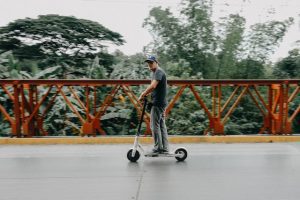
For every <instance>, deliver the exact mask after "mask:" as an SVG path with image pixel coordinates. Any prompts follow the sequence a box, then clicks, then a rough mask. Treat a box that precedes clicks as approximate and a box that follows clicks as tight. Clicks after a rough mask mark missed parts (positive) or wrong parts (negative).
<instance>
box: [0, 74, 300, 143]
mask: <svg viewBox="0 0 300 200" xmlns="http://www.w3.org/2000/svg"><path fill="white" fill-rule="evenodd" d="M149 83H150V80H40V79H39V80H8V79H5V80H0V91H1V92H2V93H1V94H2V95H3V96H5V97H6V98H7V100H8V101H11V103H12V104H13V108H6V107H5V106H4V105H0V113H2V114H3V115H4V118H5V120H6V121H7V122H8V123H9V124H10V126H11V136H15V137H21V136H24V137H32V136H36V135H39V136H46V135H48V133H47V130H44V128H43V121H44V119H45V118H46V115H47V112H48V111H49V110H50V109H51V107H52V106H53V105H54V104H55V100H56V98H57V97H58V96H61V97H62V98H63V99H64V101H65V102H66V104H67V106H68V107H69V108H70V109H71V110H72V112H73V113H74V114H75V115H76V116H77V117H78V119H79V121H80V123H81V134H82V136H85V135H88V136H89V135H91V136H96V132H98V133H100V134H102V135H105V131H104V130H103V129H102V126H101V118H102V116H104V115H105V113H106V111H107V109H108V108H109V107H110V106H112V105H113V104H114V102H113V101H114V99H115V98H116V96H117V94H119V98H121V99H123V100H122V101H124V96H127V97H128V99H129V101H130V102H131V103H132V104H133V106H134V107H135V109H137V113H138V115H140V114H141V109H142V105H141V103H140V102H139V101H138V98H137V96H138V95H139V94H135V93H134V91H133V90H132V88H131V86H141V85H147V84H149ZM168 84H169V86H172V88H173V87H177V88H178V89H179V90H178V91H177V93H176V94H175V96H174V97H173V98H172V99H171V100H170V101H169V102H170V103H169V105H168V106H167V109H166V115H167V116H168V115H169V114H170V112H171V110H172V108H173V107H174V106H175V104H176V102H177V101H178V100H179V99H180V96H182V95H183V93H184V92H189V91H190V92H191V93H192V94H193V95H194V97H195V98H196V101H197V102H198V103H199V109H204V111H205V113H206V115H207V117H208V119H209V122H210V123H209V127H208V128H207V130H206V131H205V134H208V133H210V134H212V135H223V134H224V127H225V125H226V122H227V121H228V120H229V118H230V116H231V115H232V113H233V112H234V110H235V108H236V107H237V106H238V105H239V104H240V101H241V99H242V98H245V96H246V95H247V96H248V97H250V99H251V100H252V102H253V103H254V105H256V106H257V108H258V109H259V112H260V113H261V114H262V117H263V119H264V120H263V126H262V128H261V130H260V132H259V134H263V133H268V134H291V133H292V122H293V120H295V118H296V116H297V115H298V114H299V113H300V105H297V108H296V110H294V112H293V113H291V111H290V104H291V103H293V102H294V101H295V99H296V98H297V97H299V96H300V95H299V94H300V86H299V85H300V80H299V79H293V80H169V81H168ZM40 87H43V89H44V91H46V92H45V93H44V94H43V95H42V96H40V95H39V93H40V92H41V90H40V89H39V88H40ZM74 87H82V88H83V89H84V91H85V92H84V93H83V94H84V97H79V96H78V95H77V93H76V89H74ZM102 87H106V88H112V89H111V91H110V92H109V93H108V94H107V95H106V96H105V98H104V100H103V101H102V102H101V100H100V99H97V93H98V91H97V89H99V88H102ZM201 87H208V88H210V89H211V101H210V103H209V101H207V99H204V98H203V95H202V94H201V92H199V90H198V89H199V88H201ZM225 88H231V90H232V92H230V94H228V92H227V93H226V94H225V92H224V90H225ZM45 89H46V90H45ZM66 89H68V92H67V93H66V91H67V90H66ZM227 91H228V90H227ZM53 93H54V94H53ZM123 95H124V96H123ZM39 96H40V99H38V97H39ZM71 98H72V101H71ZM90 98H93V100H91V99H90ZM74 101H76V102H77V103H76V104H77V106H78V105H79V107H80V109H81V110H82V111H83V112H84V114H82V112H81V113H80V112H79V111H78V110H77V109H76V108H77V107H76V106H75V105H74ZM42 107H43V108H44V110H42ZM144 121H145V122H146V131H145V134H146V135H149V134H151V130H150V116H149V113H147V114H146V115H145V117H144Z"/></svg>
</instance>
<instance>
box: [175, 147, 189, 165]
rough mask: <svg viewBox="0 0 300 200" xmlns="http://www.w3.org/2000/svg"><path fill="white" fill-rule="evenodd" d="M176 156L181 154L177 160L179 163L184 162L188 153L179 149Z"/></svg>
mask: <svg viewBox="0 0 300 200" xmlns="http://www.w3.org/2000/svg"><path fill="white" fill-rule="evenodd" d="M175 154H179V155H180V156H175V158H176V160H178V161H179V162H182V161H184V160H185V159H186V158H187V155H188V153H187V151H186V149H185V148H178V149H176V151H175Z"/></svg>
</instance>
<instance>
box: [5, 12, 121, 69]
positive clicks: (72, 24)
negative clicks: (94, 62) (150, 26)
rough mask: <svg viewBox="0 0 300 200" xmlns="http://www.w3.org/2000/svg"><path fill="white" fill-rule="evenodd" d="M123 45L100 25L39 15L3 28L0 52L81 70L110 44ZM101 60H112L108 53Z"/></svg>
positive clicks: (45, 63)
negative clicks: (66, 65)
mask: <svg viewBox="0 0 300 200" xmlns="http://www.w3.org/2000/svg"><path fill="white" fill-rule="evenodd" d="M124 42H125V41H124V39H123V38H122V36H121V35H120V34H119V33H116V32H113V31H111V30H109V29H107V28H105V27H104V26H102V25H101V24H99V23H97V22H94V21H90V20H85V19H77V18H75V17H71V16H59V15H40V16H39V17H38V18H37V19H31V18H26V19H18V20H16V21H14V22H11V23H9V24H8V25H7V26H4V27H1V28H0V51H2V52H5V51H9V50H11V51H12V52H13V54H14V56H15V57H16V58H18V59H20V60H24V59H36V60H43V63H44V65H46V66H47V67H48V66H49V65H52V66H53V65H57V64H61V63H62V62H64V63H67V64H69V65H75V66H76V65H77V66H80V65H82V64H83V62H82V61H84V60H85V59H86V58H94V57H95V55H97V54H99V53H100V52H103V50H105V48H106V44H107V43H113V44H116V45H122V44H123V43H124ZM102 56H103V58H105V56H106V57H109V56H108V55H107V53H102ZM102 62H103V63H105V61H102ZM109 62H110V61H109V60H108V63H109Z"/></svg>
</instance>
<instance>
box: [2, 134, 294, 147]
mask: <svg viewBox="0 0 300 200" xmlns="http://www.w3.org/2000/svg"><path fill="white" fill-rule="evenodd" d="M139 140H140V142H141V143H144V144H149V143H153V139H152V137H140V139H139ZM169 141H170V143H174V144H178V143H272V142H300V135H298V136H295V135H289V136H287V135H284V136H265V135H254V136H244V135H242V136H228V135H227V136H169ZM133 142H134V136H104V137H101V136H100V137H46V138H0V145H50V144H133Z"/></svg>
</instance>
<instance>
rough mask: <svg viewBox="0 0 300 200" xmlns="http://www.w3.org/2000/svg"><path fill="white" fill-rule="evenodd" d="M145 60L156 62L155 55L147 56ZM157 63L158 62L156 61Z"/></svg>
mask: <svg viewBox="0 0 300 200" xmlns="http://www.w3.org/2000/svg"><path fill="white" fill-rule="evenodd" d="M145 62H157V60H156V58H155V56H148V57H147V59H146V60H145ZM157 63H158V62H157Z"/></svg>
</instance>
